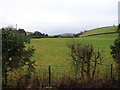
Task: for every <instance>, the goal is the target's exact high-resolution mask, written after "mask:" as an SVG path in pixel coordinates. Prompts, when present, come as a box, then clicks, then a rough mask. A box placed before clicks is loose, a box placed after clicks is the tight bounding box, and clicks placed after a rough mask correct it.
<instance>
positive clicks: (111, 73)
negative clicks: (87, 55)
mask: <svg viewBox="0 0 120 90" xmlns="http://www.w3.org/2000/svg"><path fill="white" fill-rule="evenodd" d="M112 69H113V65H112V64H111V79H112Z"/></svg>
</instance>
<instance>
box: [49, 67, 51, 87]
mask: <svg viewBox="0 0 120 90" xmlns="http://www.w3.org/2000/svg"><path fill="white" fill-rule="evenodd" d="M50 80H51V71H50V66H49V86H50V85H51V84H50Z"/></svg>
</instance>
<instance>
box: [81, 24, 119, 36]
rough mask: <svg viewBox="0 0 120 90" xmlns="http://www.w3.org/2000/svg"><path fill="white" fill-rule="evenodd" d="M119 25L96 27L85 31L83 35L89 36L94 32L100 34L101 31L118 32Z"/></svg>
mask: <svg viewBox="0 0 120 90" xmlns="http://www.w3.org/2000/svg"><path fill="white" fill-rule="evenodd" d="M116 30H117V26H109V27H102V28H96V29H93V30H90V31H87V32H84V33H83V35H81V36H87V35H92V34H100V33H111V32H116Z"/></svg>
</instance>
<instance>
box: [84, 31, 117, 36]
mask: <svg viewBox="0 0 120 90" xmlns="http://www.w3.org/2000/svg"><path fill="white" fill-rule="evenodd" d="M114 33H118V32H108V33H98V34H90V35H86V36H82V37H88V36H96V35H103V34H114Z"/></svg>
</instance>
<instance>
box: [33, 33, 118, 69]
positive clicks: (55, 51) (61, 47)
mask: <svg viewBox="0 0 120 90" xmlns="http://www.w3.org/2000/svg"><path fill="white" fill-rule="evenodd" d="M116 38H117V34H106V35H97V36H90V37H81V38H74V39H72V38H42V39H32V43H31V44H32V45H33V46H34V48H35V49H36V51H35V54H34V58H35V59H36V60H37V62H36V63H37V65H41V66H49V65H50V66H55V67H56V66H58V67H69V66H70V61H69V59H70V49H69V48H68V44H69V43H71V42H72V41H77V42H81V43H87V44H92V45H93V46H94V47H95V49H97V48H99V49H100V50H103V51H104V52H103V55H102V59H103V64H105V65H110V64H115V62H114V60H113V59H112V56H111V55H110V51H111V49H110V45H112V44H113V43H114V40H115V39H116ZM102 68H104V67H102Z"/></svg>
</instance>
